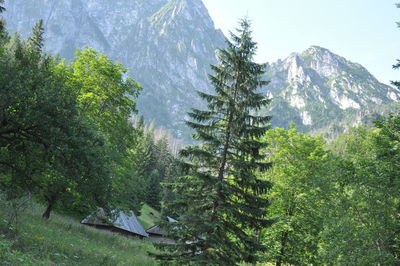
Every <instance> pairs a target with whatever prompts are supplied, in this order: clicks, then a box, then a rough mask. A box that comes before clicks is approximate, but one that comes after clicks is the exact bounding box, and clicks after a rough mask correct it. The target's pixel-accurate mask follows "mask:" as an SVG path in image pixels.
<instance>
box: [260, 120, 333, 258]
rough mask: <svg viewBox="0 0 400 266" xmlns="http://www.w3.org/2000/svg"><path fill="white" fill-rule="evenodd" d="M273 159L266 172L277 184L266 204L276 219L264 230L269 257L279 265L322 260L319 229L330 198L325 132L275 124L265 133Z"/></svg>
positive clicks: (267, 150) (265, 139)
mask: <svg viewBox="0 0 400 266" xmlns="http://www.w3.org/2000/svg"><path fill="white" fill-rule="evenodd" d="M264 141H265V142H269V143H270V146H269V147H268V148H267V149H266V151H265V152H266V154H268V160H269V161H271V162H273V166H272V167H271V169H270V170H269V171H267V172H266V173H265V174H263V176H264V178H266V179H267V180H268V181H270V182H271V183H272V184H273V188H272V189H271V190H270V192H269V194H268V198H269V199H270V202H271V205H270V207H269V208H268V210H269V213H270V215H271V218H272V219H274V224H273V225H272V226H270V227H268V228H265V229H264V230H263V232H262V240H263V241H264V243H265V244H266V246H267V251H266V253H265V255H264V258H265V261H267V262H276V265H282V264H293V265H307V264H320V263H321V262H320V261H319V260H318V244H319V236H318V234H319V232H320V231H321V230H322V225H323V211H322V209H321V208H322V207H323V206H324V202H325V201H326V199H328V198H329V191H330V188H329V182H330V180H329V176H331V174H332V173H330V171H331V169H330V168H331V167H330V166H329V159H331V158H329V153H328V152H327V151H326V150H325V149H324V141H323V139H322V137H316V138H313V137H311V136H308V135H306V134H303V133H300V132H298V131H297V130H296V129H294V128H291V129H289V130H285V129H282V128H276V129H274V130H270V131H268V132H267V133H266V135H265V136H264Z"/></svg>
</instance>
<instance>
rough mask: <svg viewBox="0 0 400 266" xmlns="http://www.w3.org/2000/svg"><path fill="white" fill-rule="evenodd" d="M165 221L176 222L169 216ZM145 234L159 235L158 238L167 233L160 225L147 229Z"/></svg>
mask: <svg viewBox="0 0 400 266" xmlns="http://www.w3.org/2000/svg"><path fill="white" fill-rule="evenodd" d="M167 221H168V222H170V223H176V222H178V221H177V220H175V219H174V218H172V217H169V216H167ZM146 232H147V233H149V234H153V235H159V236H163V235H165V234H166V233H167V232H166V230H165V228H163V227H162V225H159V224H157V225H154V226H152V227H150V228H149V229H147V230H146Z"/></svg>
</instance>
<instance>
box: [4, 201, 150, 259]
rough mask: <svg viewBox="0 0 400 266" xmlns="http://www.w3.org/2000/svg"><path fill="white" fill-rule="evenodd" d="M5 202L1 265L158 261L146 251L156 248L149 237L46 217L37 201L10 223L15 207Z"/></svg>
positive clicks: (67, 218) (53, 215) (62, 217)
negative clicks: (114, 231)
mask: <svg viewBox="0 0 400 266" xmlns="http://www.w3.org/2000/svg"><path fill="white" fill-rule="evenodd" d="M3 205H4V206H6V204H5V202H4V201H2V202H0V262H1V263H0V264H1V265H18V266H19V265H85V266H86V265H156V261H155V260H154V259H153V258H151V257H149V256H148V254H147V252H149V251H150V252H155V248H154V247H153V245H152V244H151V242H150V241H147V240H139V239H135V238H132V237H125V236H122V235H119V234H115V233H111V232H107V231H101V230H97V229H95V228H91V227H88V226H85V225H81V224H80V223H79V221H77V220H75V219H73V218H69V217H65V216H62V215H57V214H55V213H52V216H51V217H50V219H49V220H47V221H46V220H43V219H42V218H41V212H42V211H43V208H42V206H40V205H38V204H35V203H30V206H29V208H27V209H26V210H24V211H21V212H20V213H19V217H20V218H19V222H18V223H17V225H14V226H10V225H9V223H8V222H9V220H8V217H9V214H10V213H11V212H12V210H11V209H10V208H7V206H6V207H4V206H3ZM144 213H146V212H144ZM143 219H144V220H146V221H148V222H150V221H151V220H150V219H149V218H148V217H147V216H146V218H145V217H143Z"/></svg>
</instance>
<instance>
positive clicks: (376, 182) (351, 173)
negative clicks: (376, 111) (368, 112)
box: [320, 116, 400, 265]
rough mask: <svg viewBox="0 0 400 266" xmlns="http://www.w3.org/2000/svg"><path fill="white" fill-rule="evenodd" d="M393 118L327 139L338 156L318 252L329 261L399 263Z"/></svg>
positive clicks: (396, 120) (396, 128)
mask: <svg viewBox="0 0 400 266" xmlns="http://www.w3.org/2000/svg"><path fill="white" fill-rule="evenodd" d="M399 125H400V119H399V117H392V116H391V117H389V118H387V119H386V120H381V121H379V122H378V123H377V127H378V129H365V128H358V129H355V130H353V131H351V132H350V133H348V134H345V135H343V136H341V137H340V138H339V139H338V140H337V141H336V142H334V143H333V144H332V146H333V150H334V151H335V153H336V154H337V155H340V156H341V158H342V163H341V165H342V167H341V168H340V172H339V169H338V173H340V175H338V176H337V178H336V180H335V181H336V182H337V183H336V184H337V187H336V190H334V200H332V201H331V202H330V204H329V205H328V210H329V212H328V213H327V215H326V220H327V222H326V225H325V228H324V230H323V232H322V239H323V241H322V242H321V245H320V249H321V251H320V252H321V257H322V259H323V260H324V261H326V262H327V263H329V264H343V263H346V264H352V265H366V264H373V265H378V264H380V265H395V264H398V263H399V259H400V258H399V238H398V230H399V228H400V223H399V202H400V198H399V195H400V191H399V187H400V186H399V180H400V176H399V170H400V169H399V160H398V159H399V150H398V143H399V140H400V139H399V132H400V127H399Z"/></svg>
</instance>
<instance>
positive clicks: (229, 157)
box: [158, 20, 270, 265]
mask: <svg viewBox="0 0 400 266" xmlns="http://www.w3.org/2000/svg"><path fill="white" fill-rule="evenodd" d="M231 39H232V41H229V40H227V45H228V48H227V49H226V50H219V52H218V57H219V61H220V64H219V65H215V66H212V69H213V70H214V72H215V74H214V75H213V76H210V79H211V82H212V83H213V85H214V87H215V92H216V94H215V95H210V94H206V93H201V92H199V95H200V96H201V97H202V98H203V99H204V100H205V101H206V103H207V107H208V110H204V111H202V110H197V109H193V110H192V112H191V113H189V116H190V117H191V118H192V119H193V121H194V122H188V125H189V126H190V127H192V128H193V129H194V130H195V131H196V133H195V134H194V138H195V140H197V141H199V142H201V143H202V144H199V145H197V146H189V147H187V148H186V149H184V150H182V152H181V154H182V155H183V156H184V157H186V158H187V159H186V161H185V163H183V164H184V165H185V167H186V168H187V175H185V176H182V177H180V178H177V179H175V180H174V182H173V183H171V184H170V185H169V186H170V187H171V188H172V189H173V190H174V192H175V193H176V199H175V201H173V202H172V203H171V204H169V208H170V209H175V210H176V211H177V212H179V214H180V216H179V218H178V220H179V222H178V223H172V224H171V223H170V224H169V226H168V227H169V229H170V230H169V231H170V234H171V236H172V237H173V238H174V239H175V240H176V245H173V246H171V245H163V246H162V247H163V248H164V249H167V250H169V251H171V252H172V253H169V254H164V255H160V256H158V258H160V259H163V260H172V261H174V262H176V263H179V264H190V263H195V264H218V265H234V264H237V263H239V262H241V261H247V262H255V261H256V260H257V257H256V252H257V251H260V250H263V246H262V245H261V243H259V241H258V237H257V229H259V228H261V227H264V226H267V225H268V224H269V221H268V220H267V219H266V211H265V207H266V206H267V205H268V201H267V200H266V199H265V198H263V197H262V195H263V193H265V192H266V191H267V190H268V188H269V187H270V183H269V182H267V181H263V180H260V179H258V178H257V176H256V171H257V170H258V169H261V170H264V169H265V168H267V167H268V165H266V164H264V163H261V162H260V160H261V159H262V158H263V157H264V156H262V155H260V153H259V150H260V149H261V148H262V147H264V146H265V143H262V142H260V141H258V140H257V138H258V137H260V136H261V135H263V134H264V133H265V131H266V130H267V129H268V128H269V127H268V125H265V123H266V122H268V120H269V117H266V116H257V115H253V114H254V113H256V112H257V111H259V110H260V108H263V107H265V106H266V105H267V104H268V103H269V100H268V99H266V97H264V96H263V95H261V94H259V93H257V92H256V90H257V89H258V88H259V87H260V86H263V85H266V84H267V82H265V81H262V80H261V75H262V74H263V73H264V68H265V66H264V65H259V64H256V63H254V62H253V61H252V58H253V55H254V53H255V51H256V43H254V42H253V41H252V39H251V31H250V26H249V22H248V21H247V20H243V21H241V23H240V29H238V35H234V34H232V36H231Z"/></svg>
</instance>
